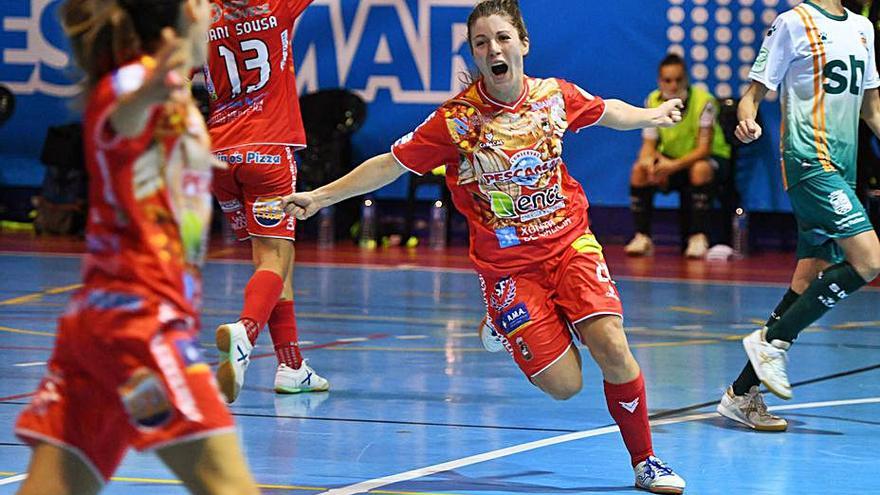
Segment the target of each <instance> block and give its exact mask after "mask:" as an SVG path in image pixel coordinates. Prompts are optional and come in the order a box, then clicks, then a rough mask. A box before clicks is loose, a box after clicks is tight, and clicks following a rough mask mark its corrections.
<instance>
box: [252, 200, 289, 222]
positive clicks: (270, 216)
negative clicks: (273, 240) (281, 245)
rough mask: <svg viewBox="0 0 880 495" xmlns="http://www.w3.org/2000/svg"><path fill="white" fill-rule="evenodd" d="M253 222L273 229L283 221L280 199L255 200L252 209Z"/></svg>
mask: <svg viewBox="0 0 880 495" xmlns="http://www.w3.org/2000/svg"><path fill="white" fill-rule="evenodd" d="M253 213H254V220H256V221H257V223H258V224H260V225H261V226H263V227H275V226H276V225H279V224H280V223H281V222H282V221H283V220H284V210H283V209H282V208H281V197H280V196H275V197H271V198H257V200H256V201H254V207H253Z"/></svg>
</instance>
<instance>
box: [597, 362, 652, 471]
mask: <svg viewBox="0 0 880 495" xmlns="http://www.w3.org/2000/svg"><path fill="white" fill-rule="evenodd" d="M605 402H606V403H607V404H608V412H610V413H611V417H612V418H614V422H615V423H617V426H619V427H620V434H621V436H623V443H625V444H626V449H627V450H628V451H629V455H630V457H631V458H632V464H633V466H635V465H636V464H638V463H640V462H642V461H644V460H645V459H647V458H648V456H651V455H654V448H653V444H652V443H651V426H650V425H649V424H648V400H647V396H646V394H645V379H644V377H642V374H641V373H639V377H638V378H636V379H635V380H633V381H631V382H629V383H621V384H619V385H615V384H612V383H608V382H605Z"/></svg>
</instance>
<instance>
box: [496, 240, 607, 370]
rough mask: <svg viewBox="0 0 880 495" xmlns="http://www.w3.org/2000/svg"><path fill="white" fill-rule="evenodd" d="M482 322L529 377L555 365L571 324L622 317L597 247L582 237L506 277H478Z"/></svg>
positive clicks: (567, 342) (568, 338) (569, 337)
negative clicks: (483, 309) (484, 315)
mask: <svg viewBox="0 0 880 495" xmlns="http://www.w3.org/2000/svg"><path fill="white" fill-rule="evenodd" d="M480 285H481V288H482V291H483V298H484V300H485V301H486V308H487V311H488V317H487V319H486V320H487V321H488V322H491V324H492V326H493V327H494V328H495V331H496V332H498V335H499V336H501V339H502V342H504V346H505V347H506V348H507V351H508V352H509V353H510V355H511V356H513V359H514V360H515V361H516V364H517V365H518V366H519V367H520V369H521V370H522V371H523V373H525V374H526V375H527V376H528V377H529V378H533V377H535V376H536V375H538V374H539V373H541V372H542V371H544V370H545V369H547V368H548V367H549V366H550V365H552V364H553V363H555V362H556V361H557V360H559V359H560V358H561V357H562V356H563V354H565V352H566V351H567V350H568V348H569V347H570V346H571V344H572V335H571V330H572V328H573V327H574V325H575V324H577V323H579V322H581V321H583V320H586V319H588V318H592V317H594V316H600V315H617V316H621V317H622V316H623V306H621V304H620V295H619V294H618V292H617V287H616V286H615V284H614V281H613V280H612V279H611V274H610V273H609V272H608V265H606V264H605V258H604V256H603V255H602V246H601V245H599V243H598V242H597V241H596V237H595V236H594V235H593V234H591V233H587V234H585V235H583V236H581V237H580V238H578V240H576V241H575V242H573V243H572V244H571V246H569V247H568V248H567V249H566V250H565V251H564V252H563V253H561V254H559V255H557V256H554V257H553V258H550V259H549V260H547V261H545V262H543V263H536V264H535V265H534V266H533V267H530V268H529V269H527V270H523V271H520V272H517V273H511V274H507V275H504V274H501V275H499V274H486V273H484V274H480Z"/></svg>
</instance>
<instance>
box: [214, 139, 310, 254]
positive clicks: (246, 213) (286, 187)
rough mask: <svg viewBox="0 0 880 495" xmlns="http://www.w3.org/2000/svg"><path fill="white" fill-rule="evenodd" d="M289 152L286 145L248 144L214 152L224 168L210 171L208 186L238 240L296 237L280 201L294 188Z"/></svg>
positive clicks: (293, 224)
mask: <svg viewBox="0 0 880 495" xmlns="http://www.w3.org/2000/svg"><path fill="white" fill-rule="evenodd" d="M293 152H294V148H292V147H290V146H278V145H274V146H273V145H252V146H240V147H238V148H232V149H228V150H224V151H219V152H217V153H215V154H214V156H215V157H217V158H218V159H219V160H220V161H222V162H224V163H226V164H227V166H228V168H227V169H226V170H215V171H214V183H213V185H212V189H213V192H214V196H216V197H217V201H219V202H220V209H221V210H223V215H224V216H225V217H226V221H227V222H229V225H230V226H231V227H232V230H233V231H234V232H235V236H236V238H237V239H238V240H240V241H243V240H245V239H247V238H249V237H250V236H256V237H277V238H281V239H290V240H294V239H295V238H296V235H295V233H294V230H295V228H296V218H295V217H293V216H292V215H287V214H286V213H284V210H283V209H282V208H281V201H280V199H281V197H282V196H285V195H288V194H291V193H292V192H293V191H294V190H295V189H296V160H295V159H294V156H293Z"/></svg>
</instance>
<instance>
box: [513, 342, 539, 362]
mask: <svg viewBox="0 0 880 495" xmlns="http://www.w3.org/2000/svg"><path fill="white" fill-rule="evenodd" d="M516 347H517V348H518V349H519V353H520V354H522V357H523V359H525V360H526V361H531V360H532V359H533V358H534V357H535V356H534V355H533V354H532V350H531V349H529V345H528V344H526V341H525V340H524V339H523V338H522V337H517V338H516Z"/></svg>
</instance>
